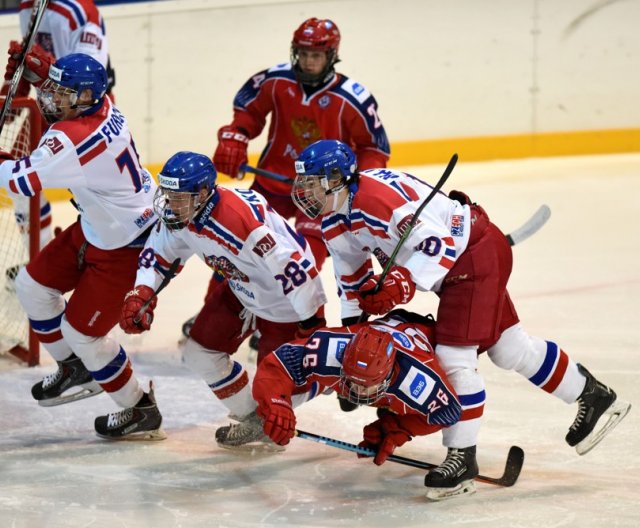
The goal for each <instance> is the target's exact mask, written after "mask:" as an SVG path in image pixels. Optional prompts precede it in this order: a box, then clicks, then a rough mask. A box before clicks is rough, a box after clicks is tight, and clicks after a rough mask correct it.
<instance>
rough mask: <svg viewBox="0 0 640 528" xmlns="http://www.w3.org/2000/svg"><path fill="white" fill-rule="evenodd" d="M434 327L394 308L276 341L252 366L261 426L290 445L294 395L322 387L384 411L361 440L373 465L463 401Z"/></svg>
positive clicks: (448, 417) (434, 426)
mask: <svg viewBox="0 0 640 528" xmlns="http://www.w3.org/2000/svg"><path fill="white" fill-rule="evenodd" d="M434 327H435V323H434V321H433V319H429V318H427V317H423V316H419V315H417V314H413V313H411V312H407V311H405V310H394V311H393V312H391V313H389V314H387V315H386V316H385V317H383V318H381V319H377V320H375V321H372V322H367V323H363V324H356V325H354V326H348V327H344V328H333V329H330V328H327V329H321V330H318V331H316V332H314V333H313V334H312V335H311V336H309V338H307V340H306V341H294V342H292V343H287V344H285V345H282V346H281V347H280V348H278V349H277V350H276V351H275V352H273V354H270V355H269V356H267V358H265V360H264V361H263V362H262V363H261V364H260V365H259V366H258V369H257V372H256V376H255V380H254V383H253V396H254V398H255V399H256V401H257V402H258V414H259V415H260V416H261V417H262V418H263V420H264V432H265V433H266V434H267V435H269V437H270V438H271V439H272V440H273V441H274V442H275V443H276V444H279V445H286V444H288V443H289V440H290V439H291V438H292V437H293V436H294V434H295V427H296V417H295V413H294V411H293V404H294V402H293V398H294V396H295V395H296V394H299V393H301V392H303V393H307V394H308V395H309V398H311V397H313V396H314V395H317V394H321V393H323V392H324V391H325V390H327V389H333V390H335V391H336V392H338V393H339V394H340V395H342V396H343V397H344V398H346V399H348V400H349V401H352V402H354V403H355V404H358V405H371V406H374V407H382V408H383V409H384V412H381V413H380V414H379V416H380V417H379V418H378V419H377V420H376V421H375V422H373V423H371V424H369V425H367V426H365V428H364V431H363V435H364V440H363V441H362V442H361V443H360V446H361V447H366V448H370V449H373V450H374V451H376V455H375V457H374V458H373V462H374V463H375V464H377V465H380V464H382V463H384V462H385V460H387V458H388V457H389V455H391V454H392V453H393V452H394V450H395V448H396V447H399V446H401V445H403V444H404V443H405V442H408V441H409V440H411V439H412V438H414V437H415V436H420V435H427V434H431V433H434V432H436V431H439V430H440V429H442V428H443V427H449V426H451V425H453V424H455V423H456V422H457V421H458V419H459V418H460V413H461V406H460V402H459V401H458V398H457V396H456V393H455V391H454V390H453V388H452V387H451V385H450V384H449V382H448V380H447V377H446V376H445V374H444V372H443V371H442V368H441V367H440V365H439V364H438V359H437V358H436V356H435V354H434V352H433V348H432V345H431V343H432V342H433V334H434ZM473 486H474V485H473V482H472V481H471V482H470V483H469V487H470V488H473ZM473 489H475V488H473ZM430 491H431V490H429V492H428V493H427V497H430V498H433V499H436V500H437V499H438V498H439V495H438V493H435V494H434V495H433V496H432V495H431V493H430Z"/></svg>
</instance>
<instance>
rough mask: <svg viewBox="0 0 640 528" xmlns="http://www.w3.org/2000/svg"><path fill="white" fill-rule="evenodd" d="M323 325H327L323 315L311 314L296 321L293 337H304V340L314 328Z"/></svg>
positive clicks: (317, 328)
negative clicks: (302, 319)
mask: <svg viewBox="0 0 640 528" xmlns="http://www.w3.org/2000/svg"><path fill="white" fill-rule="evenodd" d="M325 326H327V320H326V319H325V318H324V317H318V316H316V315H313V316H311V317H309V319H305V320H304V321H300V322H299V323H298V329H297V330H296V335H295V339H304V340H305V341H306V340H307V339H309V337H311V334H313V333H314V332H315V331H316V330H319V329H320V328H323V327H325Z"/></svg>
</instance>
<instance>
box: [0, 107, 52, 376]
mask: <svg viewBox="0 0 640 528" xmlns="http://www.w3.org/2000/svg"><path fill="white" fill-rule="evenodd" d="M3 102H4V98H3V97H0V104H2V103H3ZM41 136H42V119H41V116H40V111H39V109H38V105H37V103H36V102H35V100H33V99H31V98H29V97H15V98H14V99H13V100H12V101H11V108H10V109H9V111H8V114H7V118H6V121H5V123H4V127H3V128H2V133H1V134H0V148H2V149H3V150H5V151H7V152H10V153H11V154H12V156H13V157H14V158H20V157H23V156H27V155H29V154H30V153H31V152H32V151H33V150H34V149H35V148H36V147H37V145H38V142H39V140H40V137H41ZM25 200H26V198H25ZM21 211H26V207H24V206H23V207H22V208H21ZM28 211H29V213H28V215H25V214H24V213H18V214H16V209H15V204H14V201H13V199H12V197H11V196H10V195H9V193H7V192H6V190H4V189H0V353H11V354H13V355H14V356H16V357H18V358H19V359H21V360H23V361H25V362H26V363H27V364H28V365H29V366H34V365H37V364H38V363H39V361H40V351H39V348H40V347H39V343H38V340H37V338H36V337H35V334H34V333H33V332H31V330H30V328H29V322H28V320H27V316H26V314H25V313H24V311H23V310H22V307H21V306H20V303H19V302H18V298H17V295H16V293H15V286H14V279H15V275H16V273H17V271H18V270H19V268H20V267H21V266H24V265H25V264H26V263H27V262H29V260H30V259H31V258H33V257H34V256H35V255H36V254H37V253H38V251H39V249H40V247H39V246H40V195H39V193H37V194H36V195H35V196H33V197H32V198H30V199H29V204H28ZM17 216H18V217H19V218H17ZM25 216H28V219H27V218H25Z"/></svg>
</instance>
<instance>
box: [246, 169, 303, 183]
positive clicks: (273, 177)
mask: <svg viewBox="0 0 640 528" xmlns="http://www.w3.org/2000/svg"><path fill="white" fill-rule="evenodd" d="M240 172H241V173H242V175H243V178H244V174H245V173H246V172H249V173H251V174H257V175H258V176H264V177H265V178H269V179H270V180H275V181H279V182H282V183H288V184H293V180H292V179H290V178H287V177H286V176H284V175H282V174H278V173H276V172H271V171H268V170H264V169H259V168H258V167H252V166H251V165H241V166H240Z"/></svg>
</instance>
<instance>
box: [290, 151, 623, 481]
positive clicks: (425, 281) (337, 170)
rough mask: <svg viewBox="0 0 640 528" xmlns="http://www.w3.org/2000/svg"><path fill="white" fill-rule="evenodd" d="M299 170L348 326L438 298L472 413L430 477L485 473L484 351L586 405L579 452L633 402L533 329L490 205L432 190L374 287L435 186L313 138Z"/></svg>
mask: <svg viewBox="0 0 640 528" xmlns="http://www.w3.org/2000/svg"><path fill="white" fill-rule="evenodd" d="M295 167H296V171H297V173H298V176H297V178H296V180H295V182H294V185H293V189H292V197H293V200H294V201H295V202H296V204H297V206H298V207H299V208H300V209H301V210H302V211H303V212H304V213H305V214H307V215H308V216H309V217H311V218H318V217H320V218H321V220H322V231H323V235H324V237H325V240H326V241H327V247H328V248H329V253H330V254H331V256H332V261H333V265H334V270H335V276H336V281H337V285H338V291H339V292H340V295H341V301H342V317H343V324H346V323H345V320H349V319H354V318H357V317H358V316H359V314H360V313H361V310H364V311H365V312H366V313H370V314H383V313H386V312H388V311H389V310H391V309H393V308H394V307H395V306H396V305H399V304H404V303H407V302H409V301H410V300H411V299H412V298H413V296H414V294H415V291H416V289H418V290H421V291H433V292H436V293H437V294H438V296H439V297H440V302H439V306H438V314H437V323H436V334H437V346H436V349H435V350H436V355H437V356H438V360H439V361H440V364H441V365H442V367H443V369H444V371H445V372H446V374H447V376H448V378H449V380H450V382H451V384H452V385H453V387H454V388H455V390H456V392H457V394H458V396H459V398H460V402H461V403H462V418H461V420H460V422H458V423H457V424H455V425H454V426H452V427H449V428H447V429H445V430H444V431H443V443H444V445H445V446H446V447H447V448H448V450H447V457H446V459H445V460H444V462H443V463H442V464H441V465H440V466H439V467H438V468H436V469H434V470H433V471H431V472H430V473H429V474H428V475H427V477H426V480H425V484H426V485H427V486H430V487H441V488H449V489H452V490H453V489H455V487H456V486H457V485H458V484H459V483H460V482H461V480H463V479H465V478H468V477H470V476H475V475H477V473H478V469H477V464H476V456H475V451H476V443H477V435H478V432H479V429H480V421H481V416H482V413H483V408H484V402H485V390H484V381H483V379H482V377H481V376H480V374H479V373H478V370H477V363H478V352H480V351H484V350H486V351H487V353H488V355H489V358H490V359H491V361H493V362H494V363H495V364H496V365H498V366H499V367H501V368H503V369H507V370H515V371H516V372H518V373H519V374H521V375H522V376H524V377H525V378H527V379H528V380H529V381H531V382H532V383H534V384H535V385H536V386H538V387H540V388H541V389H542V390H544V391H546V392H548V393H550V394H553V395H554V396H556V397H557V398H559V399H561V400H562V401H564V402H566V403H573V402H577V403H578V413H577V415H576V418H575V420H574V422H573V424H572V425H571V427H570V429H569V432H568V434H567V436H566V441H567V443H568V444H569V445H571V446H575V447H576V450H577V451H578V453H579V454H584V453H586V452H587V451H589V450H590V449H592V448H593V447H594V446H595V445H596V444H597V443H598V442H600V441H601V440H602V438H603V437H604V436H605V435H606V434H607V433H608V432H609V431H610V430H611V428H612V427H613V426H614V425H616V424H617V423H618V422H619V421H620V420H621V419H622V418H623V417H624V416H625V415H626V413H627V412H628V411H629V408H630V405H629V404H628V403H626V402H623V401H620V400H618V399H617V398H616V394H615V392H613V391H612V390H611V389H610V388H609V387H607V386H605V385H603V384H602V383H600V382H599V381H598V380H596V378H594V376H593V375H592V374H590V373H589V372H588V371H587V369H586V368H584V367H583V366H582V365H578V364H576V363H574V362H573V361H572V360H571V359H570V358H569V356H568V355H567V354H566V353H565V352H564V351H563V350H562V349H561V348H560V347H559V346H558V345H557V344H556V343H554V342H553V341H545V340H543V339H540V338H537V337H533V336H530V335H528V334H527V333H526V331H525V330H524V328H523V326H522V325H521V324H520V321H519V318H518V314H517V312H516V310H515V307H514V306H513V303H512V301H511V298H510V296H509V293H508V291H507V282H508V279H509V276H510V274H511V268H512V251H511V247H510V245H509V243H508V241H507V239H506V237H505V236H504V235H503V233H502V232H501V231H500V229H498V227H497V226H495V225H494V224H493V223H492V222H491V221H490V219H489V217H488V215H487V213H486V212H485V211H484V209H483V208H482V207H480V206H479V205H477V204H475V203H472V202H471V200H469V198H468V197H467V196H466V195H465V194H464V193H461V192H458V191H453V192H452V193H451V194H450V196H449V197H447V196H446V195H445V194H443V193H438V194H436V195H435V196H434V198H433V200H431V202H429V204H428V205H427V206H426V208H425V209H424V210H423V212H422V214H421V215H420V220H419V221H418V222H417V223H416V224H415V226H414V228H413V230H412V231H411V232H410V234H409V235H408V238H406V240H404V243H403V245H402V247H401V248H400V250H399V251H398V253H397V256H396V258H395V261H394V266H393V267H392V268H391V270H390V272H389V274H388V275H387V277H386V278H385V280H384V282H383V283H382V285H381V287H380V289H379V290H378V291H377V292H376V293H373V290H374V288H375V287H376V285H377V282H378V278H379V276H377V275H373V266H372V262H371V256H372V254H373V255H374V256H375V257H376V258H377V259H378V261H379V262H380V264H381V265H382V266H385V265H386V264H387V262H388V259H389V255H391V254H393V252H394V250H395V248H396V246H397V245H398V242H399V240H400V238H401V236H402V235H403V233H404V230H405V229H406V227H407V225H408V223H409V222H410V221H411V219H412V218H413V215H414V213H415V211H416V210H417V209H418V207H419V206H420V204H421V203H422V202H423V201H424V200H425V198H426V197H427V196H428V195H429V193H430V192H431V190H432V187H430V186H429V185H427V184H426V183H425V182H423V181H421V180H419V179H418V178H416V177H414V176H411V175H409V174H405V173H402V172H398V171H393V170H388V169H373V170H366V171H358V169H357V166H356V157H355V155H354V153H353V151H352V150H351V149H350V148H349V147H348V146H347V145H346V144H344V143H342V142H340V141H329V140H322V141H318V142H316V143H314V144H313V145H311V146H309V147H308V148H306V149H305V150H304V151H303V152H302V153H301V154H300V157H299V159H298V161H296V163H295Z"/></svg>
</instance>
